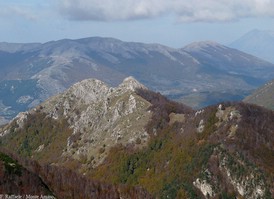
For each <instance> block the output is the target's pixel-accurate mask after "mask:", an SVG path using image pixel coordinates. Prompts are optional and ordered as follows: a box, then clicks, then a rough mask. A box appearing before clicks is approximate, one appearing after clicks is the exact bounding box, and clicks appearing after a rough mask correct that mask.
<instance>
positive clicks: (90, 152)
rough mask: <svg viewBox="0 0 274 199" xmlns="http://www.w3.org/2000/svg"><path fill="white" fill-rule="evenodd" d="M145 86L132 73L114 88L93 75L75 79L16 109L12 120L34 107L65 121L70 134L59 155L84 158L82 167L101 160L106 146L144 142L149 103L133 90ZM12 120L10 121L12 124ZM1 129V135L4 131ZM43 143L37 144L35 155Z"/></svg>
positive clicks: (21, 120) (22, 122) (25, 115)
mask: <svg viewBox="0 0 274 199" xmlns="http://www.w3.org/2000/svg"><path fill="white" fill-rule="evenodd" d="M137 89H146V87H145V86H143V85H142V84H140V83H139V82H138V81H137V80H135V79H134V78H133V77H128V78H126V79H124V81H123V82H122V83H121V84H120V85H119V86H118V87H116V88H112V87H108V85H106V84H105V83H103V82H102V81H100V80H96V79H87V80H83V81H81V82H79V83H76V84H75V85H73V86H72V87H71V88H69V89H68V90H67V91H65V92H64V93H62V94H60V95H57V96H54V97H52V98H51V99H49V100H47V101H46V102H44V103H42V104H41V105H39V106H38V107H36V108H35V109H32V110H30V111H29V112H25V113H20V114H19V115H18V116H17V117H16V118H15V119H14V122H15V123H16V124H17V126H18V128H22V127H24V126H25V121H26V120H27V119H28V118H29V117H30V115H35V114H36V112H37V111H39V112H40V113H43V114H45V117H49V118H52V119H54V120H56V121H58V120H61V119H64V120H66V121H67V123H68V125H69V128H70V129H71V130H72V134H71V135H69V136H68V138H67V142H66V145H65V146H62V151H63V152H62V157H63V158H64V159H66V158H72V159H75V160H77V161H81V162H83V161H84V164H82V167H83V169H84V168H85V167H86V166H87V164H88V165H89V167H90V166H91V165H93V166H96V165H98V164H100V163H102V161H103V160H104V158H105V157H106V155H107V154H108V150H109V149H110V148H111V147H113V146H114V145H116V144H123V145H127V144H130V143H133V144H134V143H136V142H137V140H138V146H139V147H141V146H144V145H146V142H147V140H148V139H149V135H148V133H147V132H146V130H145V128H144V127H145V125H146V124H147V122H148V121H149V120H150V117H151V113H150V111H148V108H149V106H150V103H149V102H148V101H146V100H145V99H143V98H141V97H140V96H139V95H137V94H136V90H137ZM14 122H11V123H12V124H13V123H14ZM8 133H9V131H8V130H5V131H4V133H2V135H5V134H8ZM45 148H46V146H45V145H44V144H42V145H39V146H38V147H37V148H36V149H35V151H36V153H35V154H36V155H39V154H41V155H42V154H43V153H44V151H45V150H46V149H45Z"/></svg>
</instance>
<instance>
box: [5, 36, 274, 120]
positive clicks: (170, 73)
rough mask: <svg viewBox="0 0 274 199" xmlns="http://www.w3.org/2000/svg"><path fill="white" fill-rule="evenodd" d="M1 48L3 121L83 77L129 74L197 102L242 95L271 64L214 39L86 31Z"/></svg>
mask: <svg viewBox="0 0 274 199" xmlns="http://www.w3.org/2000/svg"><path fill="white" fill-rule="evenodd" d="M0 49H1V50H0V120H1V121H2V123H4V122H6V121H7V120H10V119H11V118H13V117H14V116H15V115H16V114H17V113H18V112H20V111H24V110H27V109H29V108H31V107H33V106H35V105H37V104H39V103H40V102H42V101H44V100H46V99H47V98H48V97H50V96H52V95H55V94H57V93H60V92H62V91H64V90H65V89H66V88H68V87H69V86H71V85H72V84H73V83H76V82H78V81H80V80H83V79H86V78H97V79H100V80H103V81H104V82H106V83H107V84H109V85H111V86H117V85H118V84H119V83H120V82H122V80H123V79H124V78H125V77H127V76H129V75H131V76H134V77H135V78H136V79H137V80H139V81H140V82H141V83H143V84H144V85H145V86H147V87H148V88H150V89H152V90H154V91H156V92H161V93H162V94H164V95H166V96H168V97H170V98H172V99H176V100H180V101H183V102H184V103H186V104H188V105H190V106H192V107H196V108H198V107H201V106H206V105H208V104H214V103H217V102H219V101H226V100H241V99H243V98H244V97H245V96H247V95H248V94H250V92H251V90H253V89H255V88H257V87H258V86H261V85H263V84H264V83H265V82H267V81H269V80H270V79H272V78H273V77H274V65H273V64H270V63H268V62H265V61H263V60H261V59H258V58H256V57H254V56H251V55H248V54H245V53H243V52H240V51H238V50H235V49H232V48H229V47H226V46H223V45H220V44H217V43H214V42H198V43H194V44H191V45H188V46H186V47H185V48H181V49H174V48H170V47H166V46H163V45H159V44H142V43H133V42H123V41H120V40H117V39H112V38H100V37H93V38H85V39H78V40H69V39H64V40H59V41H51V42H48V43H44V44H39V43H33V44H9V43H0ZM0 123H1V122H0Z"/></svg>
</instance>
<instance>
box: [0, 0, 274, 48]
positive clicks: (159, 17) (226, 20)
mask: <svg viewBox="0 0 274 199" xmlns="http://www.w3.org/2000/svg"><path fill="white" fill-rule="evenodd" d="M0 28H1V29H0V30H1V31H0V42H1V41H5V42H47V41H51V40H58V39H63V38H71V39H76V38H83V37H92V36H102V37H114V38H118V39H121V40H124V41H137V42H145V43H161V44H164V45H168V46H171V47H183V46H184V45H186V44H188V43H191V42H193V41H201V40H215V41H217V42H220V43H222V44H227V43H230V42H232V41H233V40H235V39H237V38H239V37H240V36H242V35H243V34H245V33H247V32H248V31H250V30H252V29H260V30H274V0H0Z"/></svg>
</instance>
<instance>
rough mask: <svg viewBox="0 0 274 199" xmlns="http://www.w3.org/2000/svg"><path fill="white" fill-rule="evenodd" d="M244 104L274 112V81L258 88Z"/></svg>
mask: <svg viewBox="0 0 274 199" xmlns="http://www.w3.org/2000/svg"><path fill="white" fill-rule="evenodd" d="M244 102H248V103H252V104H257V105H259V106H263V107H266V108H269V109H272V110H274V80H272V81H270V82H268V83H267V84H265V85H264V86H262V87H260V88H258V89H257V90H256V91H255V92H254V93H252V94H251V95H249V96H247V97H246V98H245V99H244Z"/></svg>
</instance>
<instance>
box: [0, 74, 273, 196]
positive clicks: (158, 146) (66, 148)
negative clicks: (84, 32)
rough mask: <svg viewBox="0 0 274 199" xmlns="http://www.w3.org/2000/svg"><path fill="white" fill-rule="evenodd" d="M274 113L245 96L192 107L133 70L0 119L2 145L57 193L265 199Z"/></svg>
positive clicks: (83, 83) (269, 186) (269, 193)
mask: <svg viewBox="0 0 274 199" xmlns="http://www.w3.org/2000/svg"><path fill="white" fill-rule="evenodd" d="M273 117H274V113H273V111H271V110H267V109H265V108H262V107H259V106H256V105H251V104H246V103H243V102H241V103H221V104H218V105H213V106H209V107H205V108H203V109H200V110H197V111H194V110H192V109H191V108H189V107H188V106H185V105H183V104H181V103H178V102H174V101H170V100H168V99H167V98H166V97H163V96H162V95H161V94H159V93H155V92H152V91H150V90H149V89H147V88H146V87H145V86H144V85H142V84H140V83H139V82H138V81H137V80H135V79H134V78H133V77H128V78H126V79H124V81H123V82H122V83H121V84H120V85H118V86H117V87H110V86H108V85H107V84H106V83H104V82H102V81H99V80H96V79H87V80H83V81H81V82H79V83H76V84H74V85H73V86H72V87H70V88H69V89H68V90H66V91H65V92H63V93H61V94H59V95H56V96H54V97H52V98H50V99H49V100H47V101H45V102H44V103H42V104H40V105H38V106H37V107H35V108H34V109H31V110H29V111H27V112H23V113H20V114H18V115H17V117H16V118H15V119H14V120H13V121H11V122H10V123H9V124H7V125H5V126H3V127H1V129H0V135H1V138H0V146H1V151H2V152H3V154H4V153H5V154H13V156H12V157H13V158H14V159H16V160H17V161H18V164H20V165H22V168H25V169H27V170H28V171H31V172H33V173H35V174H36V175H38V176H40V180H42V182H43V183H44V184H46V185H47V187H48V190H49V191H50V192H51V193H52V195H54V196H56V197H57V198H88V197H90V196H93V198H119V197H122V198H251V199H253V198H254V199H257V198H261V199H264V198H273V197H274V184H273V180H272V179H273V177H274V170H273V164H274V159H273V157H274V156H273V155H274V154H273V151H274V135H273V132H274V123H273ZM0 186H1V185H0Z"/></svg>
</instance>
